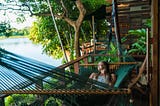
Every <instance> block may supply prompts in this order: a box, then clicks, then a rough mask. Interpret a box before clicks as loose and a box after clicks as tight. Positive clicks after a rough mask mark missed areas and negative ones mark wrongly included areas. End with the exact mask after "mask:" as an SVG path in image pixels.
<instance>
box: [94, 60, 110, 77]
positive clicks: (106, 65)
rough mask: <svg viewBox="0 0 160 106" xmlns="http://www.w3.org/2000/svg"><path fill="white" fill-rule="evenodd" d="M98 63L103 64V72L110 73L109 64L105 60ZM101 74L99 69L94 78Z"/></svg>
mask: <svg viewBox="0 0 160 106" xmlns="http://www.w3.org/2000/svg"><path fill="white" fill-rule="evenodd" d="M99 63H103V64H104V66H105V67H104V68H105V74H106V73H110V72H109V64H108V63H107V62H106V61H100V62H99ZM100 74H101V72H100V71H99V72H98V74H97V75H96V79H97V78H98V76H99V75H100Z"/></svg>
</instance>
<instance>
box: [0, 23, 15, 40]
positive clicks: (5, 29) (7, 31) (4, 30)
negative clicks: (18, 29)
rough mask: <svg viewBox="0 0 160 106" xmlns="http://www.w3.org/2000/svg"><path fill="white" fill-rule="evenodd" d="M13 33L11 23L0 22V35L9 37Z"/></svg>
mask: <svg viewBox="0 0 160 106" xmlns="http://www.w3.org/2000/svg"><path fill="white" fill-rule="evenodd" d="M11 34H12V31H11V26H10V24H9V23H6V22H2V23H0V36H6V37H9V36H11Z"/></svg>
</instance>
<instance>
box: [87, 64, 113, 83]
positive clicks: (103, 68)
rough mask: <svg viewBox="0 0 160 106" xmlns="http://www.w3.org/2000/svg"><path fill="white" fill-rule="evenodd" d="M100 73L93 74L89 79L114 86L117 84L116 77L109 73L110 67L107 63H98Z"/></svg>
mask: <svg viewBox="0 0 160 106" xmlns="http://www.w3.org/2000/svg"><path fill="white" fill-rule="evenodd" d="M98 71H99V72H98V73H92V74H91V75H90V76H89V78H90V79H93V80H97V81H99V82H102V83H105V84H108V85H110V86H113V85H114V83H115V82H116V75H115V74H114V73H110V72H109V65H108V63H107V62H105V61H101V62H99V63H98Z"/></svg>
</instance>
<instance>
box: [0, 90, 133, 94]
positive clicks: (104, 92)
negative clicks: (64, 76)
mask: <svg viewBox="0 0 160 106" xmlns="http://www.w3.org/2000/svg"><path fill="white" fill-rule="evenodd" d="M0 93H2V94H55V95H57V94H58V95H64V94H66V95H73V94H76V95H92V94H99V95H106V94H116V95H118V94H130V93H131V90H130V89H117V90H113V89H112V90H107V89H106V90H99V89H54V90H41V89H39V90H6V91H0Z"/></svg>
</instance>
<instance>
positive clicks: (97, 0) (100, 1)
mask: <svg viewBox="0 0 160 106" xmlns="http://www.w3.org/2000/svg"><path fill="white" fill-rule="evenodd" d="M82 2H83V4H84V6H85V8H86V10H87V12H88V13H91V12H93V11H95V10H96V9H98V8H99V7H100V6H101V5H107V2H106V0H82Z"/></svg>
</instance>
